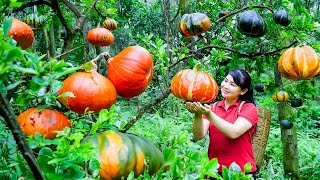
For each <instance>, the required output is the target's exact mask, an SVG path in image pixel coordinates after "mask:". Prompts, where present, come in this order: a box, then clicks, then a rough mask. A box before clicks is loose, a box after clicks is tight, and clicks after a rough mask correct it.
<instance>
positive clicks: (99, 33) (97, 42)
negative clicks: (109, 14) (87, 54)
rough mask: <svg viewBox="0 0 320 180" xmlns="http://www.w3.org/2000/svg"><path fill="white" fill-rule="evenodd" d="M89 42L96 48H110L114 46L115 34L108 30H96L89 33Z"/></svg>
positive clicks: (98, 28)
mask: <svg viewBox="0 0 320 180" xmlns="http://www.w3.org/2000/svg"><path fill="white" fill-rule="evenodd" d="M87 39H88V42H89V43H90V44H92V45H94V46H110V45H111V44H113V41H114V37H113V34H112V33H111V32H110V31H109V30H108V29H106V28H100V27H97V28H94V29H91V30H90V31H89V32H88V37H87Z"/></svg>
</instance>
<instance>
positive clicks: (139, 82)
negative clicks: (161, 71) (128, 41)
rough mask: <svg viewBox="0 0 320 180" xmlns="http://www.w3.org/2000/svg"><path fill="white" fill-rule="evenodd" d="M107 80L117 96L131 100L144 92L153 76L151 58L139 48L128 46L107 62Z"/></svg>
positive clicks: (147, 52)
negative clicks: (112, 85) (115, 90)
mask: <svg viewBox="0 0 320 180" xmlns="http://www.w3.org/2000/svg"><path fill="white" fill-rule="evenodd" d="M107 65H108V78H109V79H110V81H111V82H112V83H113V84H114V86H115V88H116V89H117V93H118V95H120V96H122V97H124V98H132V97H135V96H138V95H140V94H141V93H143V92H144V91H145V89H146V88H147V86H148V84H149V82H150V81H151V79H152V75H153V61H152V56H151V54H150V53H149V51H148V50H146V49H145V48H143V47H141V46H129V47H127V48H125V49H124V50H122V51H121V52H120V53H119V54H118V55H116V56H114V57H112V58H111V59H109V60H108V61H107Z"/></svg>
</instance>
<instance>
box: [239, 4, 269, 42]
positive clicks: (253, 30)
mask: <svg viewBox="0 0 320 180" xmlns="http://www.w3.org/2000/svg"><path fill="white" fill-rule="evenodd" d="M237 29H238V30H239V31H240V33H241V34H244V35H246V36H249V37H253V38H256V37H262V36H263V35H265V34H266V32H267V24H266V22H265V21H264V19H263V18H262V17H261V16H260V14H258V13H257V12H256V11H255V10H249V11H245V12H243V13H241V14H240V15H239V16H238V18H237Z"/></svg>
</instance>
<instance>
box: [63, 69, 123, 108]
mask: <svg viewBox="0 0 320 180" xmlns="http://www.w3.org/2000/svg"><path fill="white" fill-rule="evenodd" d="M65 92H72V93H73V95H74V97H71V96H67V97H62V96H60V97H59V98H58V100H59V102H60V103H62V104H63V105H64V106H66V107H67V108H69V109H70V110H72V111H74V112H76V113H80V114H82V113H84V112H85V110H86V109H87V110H89V111H94V112H99V111H100V110H101V109H109V108H110V107H111V105H112V104H114V103H115V101H116V98H117V92H116V89H115V87H114V86H113V84H112V83H111V81H110V80H109V79H107V78H106V77H104V76H102V75H101V74H99V73H98V72H96V71H93V72H77V73H75V74H73V75H71V76H69V77H68V78H67V79H65V80H64V81H63V88H61V89H60V90H59V92H58V94H59V95H61V94H63V93H65Z"/></svg>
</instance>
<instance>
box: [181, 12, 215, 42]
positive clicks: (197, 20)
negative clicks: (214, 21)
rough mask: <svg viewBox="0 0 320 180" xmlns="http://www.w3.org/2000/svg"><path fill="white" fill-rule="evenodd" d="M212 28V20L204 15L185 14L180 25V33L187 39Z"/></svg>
mask: <svg viewBox="0 0 320 180" xmlns="http://www.w3.org/2000/svg"><path fill="white" fill-rule="evenodd" d="M210 27H211V22H210V19H209V17H208V16H207V15H205V14H203V13H192V14H184V15H183V16H182V17H181V20H180V21H179V23H178V29H179V31H180V33H181V34H182V35H183V36H185V37H187V38H190V37H192V36H198V35H201V34H202V33H204V32H206V31H208V30H209V29H210Z"/></svg>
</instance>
